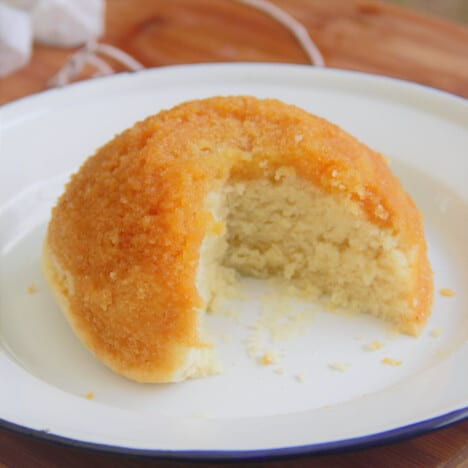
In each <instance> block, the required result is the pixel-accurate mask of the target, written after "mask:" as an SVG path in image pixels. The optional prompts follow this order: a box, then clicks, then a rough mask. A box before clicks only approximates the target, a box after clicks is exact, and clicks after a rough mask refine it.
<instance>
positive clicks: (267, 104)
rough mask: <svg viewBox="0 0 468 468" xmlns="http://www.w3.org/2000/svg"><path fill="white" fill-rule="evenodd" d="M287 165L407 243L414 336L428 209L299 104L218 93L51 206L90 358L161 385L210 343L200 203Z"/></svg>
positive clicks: (107, 161) (123, 142)
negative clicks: (204, 329) (201, 322)
mask: <svg viewBox="0 0 468 468" xmlns="http://www.w3.org/2000/svg"><path fill="white" fill-rule="evenodd" d="M283 166H287V167H291V168H293V169H294V170H295V172H296V174H297V175H298V176H299V177H301V178H303V179H305V180H307V181H309V182H310V183H312V184H314V185H315V186H317V187H319V188H321V189H322V190H323V191H325V192H329V193H335V194H337V195H339V196H343V197H346V198H348V199H350V200H353V201H354V202H355V203H356V206H358V207H359V209H361V210H362V213H363V216H365V217H367V219H369V220H371V221H372V222H373V223H375V224H376V225H378V226H379V227H381V228H383V229H389V230H392V231H393V232H394V233H395V234H396V235H399V236H400V238H401V241H402V242H403V243H406V244H407V245H408V246H409V247H411V248H412V249H413V256H414V264H415V268H414V278H413V285H412V288H410V290H411V291H412V292H411V294H409V295H408V303H409V304H411V307H412V309H413V312H414V313H413V315H412V316H411V317H408V319H407V321H406V322H405V323H402V324H401V329H402V330H403V331H406V332H408V333H412V334H417V333H418V331H419V330H420V327H421V326H422V324H423V323H424V322H425V320H426V318H427V316H428V314H429V310H430V305H431V301H432V273H431V269H430V266H429V263H428V260H427V253H426V244H425V239H424V233H423V229H422V221H421V215H420V213H419V211H418V210H417V208H416V207H415V205H414V203H413V202H412V200H411V199H410V197H409V196H408V195H407V194H406V193H405V192H404V190H403V189H402V187H401V185H400V183H399V181H398V180H397V179H396V178H395V177H394V176H393V175H392V173H391V172H390V170H389V169H388V167H387V164H386V163H385V161H384V159H383V157H382V156H381V155H380V154H378V153H375V152H374V151H372V150H370V149H369V148H367V147H366V146H364V145H363V144H362V143H360V142H359V141H357V140H356V139H355V138H353V137H351V136H350V135H348V134H347V133H346V132H344V131H343V130H341V129H339V128H338V127H336V126H335V125H333V124H331V123H329V122H327V121H325V120H323V119H320V118H318V117H315V116H313V115H310V114H308V113H306V112H304V111H303V110H301V109H299V108H297V107H294V106H289V105H286V104H283V103H281V102H279V101H276V100H258V99H255V98H251V97H217V98H210V99H205V100H199V101H192V102H188V103H184V104H181V105H179V106H177V107H175V108H173V109H171V110H168V111H163V112H160V113H159V114H157V115H155V116H152V117H149V118H147V119H146V120H144V121H142V122H138V123H137V124H135V125H134V126H133V127H132V128H130V129H128V130H126V131H124V132H123V133H121V134H120V135H117V136H116V137H115V138H114V139H113V140H112V141H111V142H109V143H108V144H106V145H105V146H103V147H102V148H100V149H99V150H98V151H97V152H96V154H95V155H94V156H93V157H91V158H89V159H88V160H87V161H86V162H85V163H84V164H83V166H82V167H81V169H80V170H79V172H78V173H77V174H75V175H74V176H73V177H72V179H71V181H70V182H69V183H68V185H67V187H66V191H65V193H64V194H63V195H62V196H61V198H60V199H59V201H58V204H57V206H56V207H55V208H54V209H53V213H52V219H51V222H50V225H49V229H48V233H47V238H46V243H45V251H46V252H47V255H48V256H49V257H51V258H54V259H55V262H56V265H58V266H59V268H60V269H61V270H62V271H63V272H66V274H67V275H68V276H69V277H70V278H72V281H73V285H72V286H73V287H72V288H71V289H72V290H67V291H64V292H63V296H64V297H65V300H64V301H63V302H66V309H67V311H68V312H67V314H68V315H69V316H70V317H72V320H71V322H72V323H73V324H74V326H75V327H78V328H79V329H80V330H81V331H80V335H81V337H82V339H83V337H84V339H83V341H84V342H85V343H86V345H87V346H88V347H89V348H90V349H91V350H92V352H93V353H94V354H95V355H96V356H98V357H99V358H100V359H101V360H103V361H104V362H105V363H106V364H108V365H109V366H110V367H112V368H113V369H114V370H116V371H117V372H120V373H122V374H124V375H126V376H128V377H130V378H133V379H136V380H140V381H166V380H170V379H171V376H172V375H174V373H175V372H176V371H177V369H178V368H179V367H180V366H181V365H182V363H183V361H184V359H185V357H184V356H185V355H186V353H187V352H188V350H189V349H190V348H200V347H204V346H207V345H206V344H204V343H203V342H202V341H201V340H200V339H199V336H198V330H197V329H198V322H197V318H198V317H197V309H200V308H203V306H204V304H203V302H202V300H201V298H200V297H199V295H198V293H197V290H196V286H195V275H196V269H197V264H198V255H199V248H200V245H201V242H202V240H203V238H204V236H205V233H206V232H207V230H208V229H210V228H211V224H212V223H213V218H212V216H211V215H210V213H209V212H208V211H206V209H204V207H203V206H204V205H203V202H204V199H205V197H206V195H207V193H209V192H210V191H212V190H216V189H217V188H219V187H221V186H222V185H223V184H224V183H225V182H226V181H227V180H238V179H249V178H256V177H270V178H271V177H274V174H275V171H276V169H277V168H279V167H283ZM49 276H50V275H49ZM54 286H55V287H56V286H57V285H56V284H55V285H54V282H52V287H54Z"/></svg>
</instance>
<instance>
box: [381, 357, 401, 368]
mask: <svg viewBox="0 0 468 468" xmlns="http://www.w3.org/2000/svg"><path fill="white" fill-rule="evenodd" d="M382 364H386V365H387V366H394V367H397V366H401V365H402V364H403V361H398V360H397V359H392V358H389V357H386V358H383V359H382Z"/></svg>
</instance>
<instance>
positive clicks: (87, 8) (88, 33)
mask: <svg viewBox="0 0 468 468" xmlns="http://www.w3.org/2000/svg"><path fill="white" fill-rule="evenodd" d="M23 1H24V0H23ZM31 15H32V22H33V31H34V39H35V40H36V41H38V42H42V43H44V44H48V45H53V46H60V47H75V46H79V45H83V44H84V43H86V42H87V41H89V40H90V39H96V38H97V37H99V36H100V35H101V34H102V33H103V32H104V0H36V5H35V6H34V7H33V8H32V10H31Z"/></svg>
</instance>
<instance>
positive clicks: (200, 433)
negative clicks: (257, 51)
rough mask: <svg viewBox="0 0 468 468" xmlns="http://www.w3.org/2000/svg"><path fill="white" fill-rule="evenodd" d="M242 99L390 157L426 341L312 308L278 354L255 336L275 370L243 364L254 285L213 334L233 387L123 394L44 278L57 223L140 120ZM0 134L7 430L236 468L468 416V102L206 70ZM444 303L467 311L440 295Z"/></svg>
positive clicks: (59, 111)
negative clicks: (336, 128)
mask: <svg viewBox="0 0 468 468" xmlns="http://www.w3.org/2000/svg"><path fill="white" fill-rule="evenodd" d="M235 94H249V95H255V96H259V97H275V98H279V99H281V100H283V101H286V102H289V103H293V104H297V105H299V106H301V107H303V108H305V109H306V110H308V111H310V112H312V113H314V114H317V115H320V116H323V117H325V118H327V119H329V120H331V121H332V122H335V123H337V124H338V125H340V126H342V127H343V128H344V129H345V130H347V131H349V132H350V133H352V134H353V135H355V136H357V137H358V138H359V139H360V140H362V141H363V142H365V143H366V144H368V145H369V146H371V147H372V148H374V149H376V150H378V151H381V152H382V153H384V154H385V155H387V156H388V157H389V158H390V164H391V167H392V168H393V170H394V172H395V173H396V174H397V175H398V176H399V177H400V178H401V180H402V182H403V185H404V186H405V188H406V189H407V190H408V191H409V192H410V193H411V195H412V196H413V198H414V199H415V201H416V203H417V205H418V206H419V208H420V210H421V211H422V212H423V214H424V217H425V226H426V232H427V239H428V243H429V256H430V260H431V263H432V265H433V269H434V278H435V288H436V294H435V303H434V308H433V314H432V316H431V318H430V320H429V322H428V324H427V326H426V328H425V329H424V331H423V333H422V335H421V336H420V337H419V338H417V339H415V338H411V337H407V336H401V335H397V334H395V333H394V332H392V331H391V330H389V328H388V326H387V325H386V324H385V323H382V322H381V321H379V320H377V319H374V318H372V317H369V316H355V317H349V316H347V315H346V314H342V313H331V312H326V311H323V310H320V308H318V307H315V306H313V305H307V304H306V306H310V308H312V309H314V310H313V311H310V313H309V316H308V320H307V323H306V325H305V326H304V327H303V329H302V330H301V333H297V334H296V335H295V336H293V337H290V338H289V339H285V338H284V337H283V339H282V340H279V341H275V342H273V341H271V340H270V338H271V337H268V336H267V337H265V336H264V337H260V338H261V340H263V342H262V344H261V346H263V348H262V349H263V351H271V352H276V353H277V356H278V362H277V363H275V364H272V365H268V366H266V365H262V364H261V362H259V360H258V359H257V358H256V357H255V356H254V357H251V356H249V355H248V353H247V352H246V341H247V342H248V341H249V340H252V337H251V335H250V334H251V333H252V329H251V328H249V324H250V325H251V324H252V323H253V321H254V320H255V317H256V315H257V314H258V313H259V312H261V309H262V307H263V308H264V307H265V301H264V300H263V299H262V297H261V290H262V288H263V289H265V288H266V286H265V285H263V284H261V283H259V282H255V281H246V282H245V294H244V296H245V297H246V299H243V300H241V301H239V302H238V303H237V304H234V305H235V307H236V308H237V310H239V313H238V314H237V315H235V314H233V315H232V316H229V314H226V316H221V317H214V316H213V317H211V316H209V317H207V319H206V321H207V324H208V327H209V328H210V329H211V330H212V332H213V334H214V335H215V336H216V343H217V347H218V348H219V353H220V356H221V359H222V361H223V362H224V367H225V369H224V373H223V374H221V375H219V376H214V377H210V378H205V379H200V380H193V381H189V382H184V383H180V384H168V385H141V384H137V383H134V382H130V381H127V380H126V379H124V378H122V377H119V376H117V375H114V374H113V373H112V372H110V371H109V370H108V369H107V368H105V367H104V366H102V365H101V364H100V363H99V362H97V361H96V360H95V359H94V358H93V357H91V355H90V354H89V353H88V352H87V351H86V350H85V349H83V348H82V346H81V345H80V343H79V342H78V340H77V339H76V338H75V336H74V334H73V332H72V331H71V330H70V328H69V327H68V325H67V323H66V322H65V319H64V318H63V317H62V315H61V313H60V311H59V309H58V307H57V306H56V305H55V303H54V301H53V300H52V298H51V295H50V294H49V291H48V289H47V287H46V285H45V283H44V280H43V279H42V276H41V270H40V260H39V258H40V248H41V243H42V239H43V236H44V232H45V229H46V225H47V222H48V217H49V212H50V208H51V207H52V206H53V204H54V203H55V200H56V197H57V196H58V195H59V194H60V193H61V191H62V190H63V184H64V183H65V181H66V180H67V178H68V176H69V175H70V174H71V172H73V171H74V170H76V169H77V168H78V167H79V165H80V164H81V162H82V161H83V160H84V159H85V157H86V156H88V155H89V154H91V153H93V152H94V150H95V149H96V148H97V147H98V146H100V145H101V144H103V143H104V142H106V141H107V140H109V139H110V138H111V137H112V136H113V135H114V134H115V133H117V132H119V131H121V130H123V129H124V128H126V127H128V126H130V125H131V124H133V123H134V122H135V121H136V120H140V119H142V118H144V117H146V116H147V115H149V114H153V113H156V112H157V111H159V110H160V109H163V108H167V107H170V106H172V105H174V104H176V103H179V102H181V101H184V100H187V99H192V98H199V97H205V96H214V95H235ZM1 119H2V120H1V172H0V256H1V257H0V262H1V263H0V266H1V276H0V298H1V303H0V340H1V341H0V345H1V351H0V375H1V385H0V418H1V420H2V421H3V426H4V427H7V428H13V429H16V430H19V431H22V432H26V433H32V434H33V435H36V436H40V437H43V438H46V439H52V440H57V441H61V442H66V443H69V444H74V445H78V446H87V447H95V448H98V449H101V450H108V451H114V452H131V453H141V454H150V455H154V456H163V457H180V458H205V459H208V458H211V459H214V458H215V459H224V458H226V459H227V458H229V459H233V458H234V459H235V458H238V459H240V458H255V457H265V456H279V455H290V454H296V453H317V452H324V451H333V450H343V449H345V448H348V447H357V446H368V445H371V444H375V443H381V442H387V441H391V440H396V439H399V438H402V437H408V436H411V435H415V434H420V433H422V432H424V431H428V430H432V429H435V428H438V427H442V426H444V425H447V424H449V423H452V422H455V421H458V420H461V419H462V418H465V417H467V416H468V287H467V285H468V242H467V233H468V180H467V178H468V129H467V124H468V103H467V102H466V101H464V100H463V99H460V98H456V97H454V96H451V95H449V94H446V93H442V92H438V91H435V90H431V89H428V88H425V87H422V86H418V85H414V84H410V83H406V82H401V81H397V80H392V79H387V78H382V77H375V76H369V75H364V74H358V73H351V72H343V71H337V70H328V69H315V68H312V67H307V66H294V65H253V64H233V65H197V66H181V67H170V68H162V69H155V70H148V71H144V72H140V73H137V74H121V75H117V76H112V77H109V78H102V79H95V80H92V81H87V82H84V83H80V84H76V85H72V86H69V87H67V88H64V89H60V90H53V91H49V92H46V93H42V94H39V95H36V96H32V97H29V98H25V99H22V100H19V101H17V102H14V103H12V104H9V105H6V106H3V108H2V109H1ZM442 288H450V289H451V290H453V291H454V292H455V296H453V297H445V296H443V295H441V294H440V293H439V290H440V289H442ZM262 301H263V302H262ZM286 306H287V307H289V308H294V307H304V304H293V303H290V304H286ZM314 307H315V308H314ZM269 340H270V341H269ZM376 342H377V344H375V343H376ZM370 343H374V345H372V346H370V348H371V349H369V346H368V345H369V344H370ZM372 348H373V349H372ZM386 358H388V359H387V361H386V362H387V363H393V364H395V365H388V364H385V363H384V362H383V361H384V360H385V359H386ZM86 395H88V398H86V397H85V396H86Z"/></svg>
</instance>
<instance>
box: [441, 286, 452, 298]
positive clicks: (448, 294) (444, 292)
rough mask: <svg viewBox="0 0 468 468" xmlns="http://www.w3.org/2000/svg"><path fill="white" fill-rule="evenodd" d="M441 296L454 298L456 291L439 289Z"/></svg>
mask: <svg viewBox="0 0 468 468" xmlns="http://www.w3.org/2000/svg"><path fill="white" fill-rule="evenodd" d="M439 294H440V295H441V296H443V297H454V296H455V291H454V290H453V289H450V288H441V289H439Z"/></svg>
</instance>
